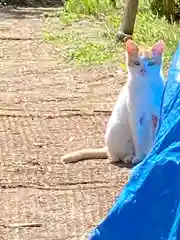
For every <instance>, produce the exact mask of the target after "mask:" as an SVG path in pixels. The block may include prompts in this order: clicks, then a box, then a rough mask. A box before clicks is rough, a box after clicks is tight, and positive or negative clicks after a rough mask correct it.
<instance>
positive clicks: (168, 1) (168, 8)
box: [164, 0, 175, 22]
mask: <svg viewBox="0 0 180 240" xmlns="http://www.w3.org/2000/svg"><path fill="white" fill-rule="evenodd" d="M164 3H165V14H166V18H167V19H168V20H169V21H170V22H173V21H174V14H175V12H174V5H175V2H174V0H164Z"/></svg>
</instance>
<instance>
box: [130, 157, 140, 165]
mask: <svg viewBox="0 0 180 240" xmlns="http://www.w3.org/2000/svg"><path fill="white" fill-rule="evenodd" d="M141 160H142V158H139V157H136V156H135V157H133V159H132V164H136V163H139V162H141Z"/></svg>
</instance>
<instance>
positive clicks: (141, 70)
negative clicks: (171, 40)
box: [126, 40, 165, 77]
mask: <svg viewBox="0 0 180 240" xmlns="http://www.w3.org/2000/svg"><path fill="white" fill-rule="evenodd" d="M164 49H165V43H164V42H163V41H162V40H161V41H159V42H157V43H156V44H155V45H153V46H152V47H151V48H142V47H139V46H138V45H137V44H136V43H135V42H134V41H133V40H128V41H127V42H126V61H127V68H128V72H129V73H131V74H133V75H135V76H142V77H143V76H144V77H145V76H148V75H151V74H154V72H160V71H161V68H162V55H163V52H164Z"/></svg>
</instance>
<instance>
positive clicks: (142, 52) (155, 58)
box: [61, 40, 165, 163]
mask: <svg viewBox="0 0 180 240" xmlns="http://www.w3.org/2000/svg"><path fill="white" fill-rule="evenodd" d="M164 49H165V44H164V42H163V41H160V42H158V43H156V44H155V45H154V46H153V47H152V48H150V49H142V48H140V47H139V46H138V45H137V44H136V43H135V42H134V41H133V40H128V41H127V42H126V66H127V69H128V81H127V83H126V85H125V86H124V87H123V89H122V90H121V92H120V94H119V96H118V99H117V102H116V104H115V106H114V109H113V111H112V114H111V117H110V118H109V122H108V125H107V129H106V133H105V145H106V147H103V148H99V149H83V150H79V151H75V152H71V153H69V154H66V155H64V156H62V158H61V160H62V161H63V162H64V163H70V162H77V161H81V160H85V159H103V158H108V157H110V159H111V162H117V161H119V160H121V161H124V162H126V163H127V162H131V163H137V162H139V161H141V160H142V159H143V158H144V157H145V156H146V155H147V154H148V152H149V151H150V149H151V147H152V145H153V140H154V136H155V132H156V129H157V126H158V119H159V116H160V106H161V97H162V93H163V89H164V78H163V74H162V55H163V52H164Z"/></svg>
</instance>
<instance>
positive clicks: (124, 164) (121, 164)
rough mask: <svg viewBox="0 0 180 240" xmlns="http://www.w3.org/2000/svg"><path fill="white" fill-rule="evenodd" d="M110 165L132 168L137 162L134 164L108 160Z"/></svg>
mask: <svg viewBox="0 0 180 240" xmlns="http://www.w3.org/2000/svg"><path fill="white" fill-rule="evenodd" d="M110 163H111V164H112V165H114V166H116V167H119V168H128V169H132V168H133V167H135V166H136V165H137V164H138V163H134V164H130V163H129V164H128V163H124V162H122V161H119V162H110Z"/></svg>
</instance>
